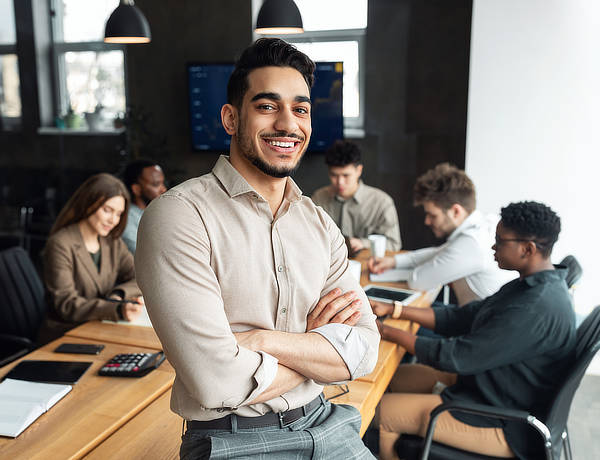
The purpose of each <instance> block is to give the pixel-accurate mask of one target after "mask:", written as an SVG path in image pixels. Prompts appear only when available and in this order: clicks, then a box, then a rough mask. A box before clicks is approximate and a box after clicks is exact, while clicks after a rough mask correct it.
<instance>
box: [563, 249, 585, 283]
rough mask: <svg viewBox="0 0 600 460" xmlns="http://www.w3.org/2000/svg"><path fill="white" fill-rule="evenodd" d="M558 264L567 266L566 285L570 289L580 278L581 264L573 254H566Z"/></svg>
mask: <svg viewBox="0 0 600 460" xmlns="http://www.w3.org/2000/svg"><path fill="white" fill-rule="evenodd" d="M560 265H564V266H565V267H567V278H566V280H565V281H566V282H567V286H568V287H569V289H571V288H572V287H573V286H574V285H575V283H577V281H579V280H580V279H581V275H583V268H581V264H580V263H579V262H578V261H577V259H576V258H575V256H572V255H568V256H566V257H565V258H564V259H563V260H561V261H560Z"/></svg>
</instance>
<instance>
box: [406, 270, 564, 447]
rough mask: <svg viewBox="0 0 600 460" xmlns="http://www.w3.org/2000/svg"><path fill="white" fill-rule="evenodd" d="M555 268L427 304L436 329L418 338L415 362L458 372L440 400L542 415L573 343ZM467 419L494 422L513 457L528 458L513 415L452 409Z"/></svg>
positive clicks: (527, 441)
mask: <svg viewBox="0 0 600 460" xmlns="http://www.w3.org/2000/svg"><path fill="white" fill-rule="evenodd" d="M566 274H567V270H566V269H564V268H562V267H557V268H556V269H555V270H545V271H541V272H537V273H534V274H533V275H530V276H527V277H525V278H523V279H516V280H513V281H511V282H509V283H507V284H505V285H504V286H502V288H500V290H499V291H498V292H497V293H496V294H494V295H492V296H490V297H487V298H485V299H483V300H479V301H475V302H471V303H469V304H467V305H465V306H463V307H443V308H434V313H435V332H436V333H438V334H441V335H442V336H444V337H445V338H442V339H435V338H428V337H418V338H417V342H416V345H415V349H416V355H417V358H418V359H419V362H421V363H423V364H426V365H429V366H432V367H435V368H436V369H440V370H442V371H446V372H454V373H456V374H458V380H457V383H456V384H455V385H453V386H451V387H448V388H446V389H445V390H444V392H443V393H442V398H443V399H444V401H447V402H448V401H468V402H475V403H481V404H491V405H493V406H497V407H506V408H512V409H520V410H526V411H529V412H531V413H533V414H534V415H538V416H541V415H543V413H544V412H545V408H546V407H547V406H548V404H549V401H550V400H551V399H552V397H553V396H554V393H555V390H556V388H557V386H558V385H559V384H560V383H561V382H562V379H563V378H564V376H565V374H566V372H567V371H568V369H569V366H570V364H571V363H572V359H573V357H574V350H575V314H574V312H573V307H572V305H571V299H570V296H569V292H568V290H567V285H566V283H565V277H566ZM452 415H453V416H454V417H455V418H457V419H458V420H461V421H462V422H464V423H467V424H469V425H474V426H500V427H502V428H503V430H504V434H505V436H506V440H507V442H508V443H509V445H510V446H511V448H512V450H513V451H514V452H515V454H516V455H517V456H519V457H520V458H533V457H534V456H535V455H536V451H537V449H538V447H539V446H538V443H537V442H536V441H535V437H531V436H527V437H523V434H522V433H523V432H524V431H525V430H523V425H522V424H520V423H519V422H499V421H497V420H493V419H487V418H482V417H477V416H474V415H468V414H459V413H453V414H452Z"/></svg>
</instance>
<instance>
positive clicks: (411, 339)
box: [371, 300, 481, 355]
mask: <svg viewBox="0 0 600 460" xmlns="http://www.w3.org/2000/svg"><path fill="white" fill-rule="evenodd" d="M480 305H481V301H474V302H471V303H469V304H467V305H465V306H464V307H458V306H456V305H455V306H452V307H443V308H419V307H402V311H401V313H400V317H399V319H404V320H408V321H414V322H415V323H418V324H419V325H421V326H423V327H426V328H428V329H432V330H434V331H435V332H437V333H440V334H442V335H445V336H453V335H460V334H466V333H467V332H468V331H469V330H470V326H471V323H472V322H473V318H474V316H475V313H476V312H477V310H478V308H479V306H480ZM371 306H372V308H373V311H379V312H384V314H391V313H392V311H393V309H394V306H393V304H389V303H384V302H378V301H375V300H371ZM390 306H391V307H390ZM380 316H382V315H380ZM378 326H379V332H380V334H381V338H382V339H384V340H389V341H390V342H394V343H397V344H398V345H400V346H401V347H403V348H404V349H406V351H408V352H409V353H410V354H412V355H414V354H415V346H416V338H417V337H416V336H415V335H414V334H411V333H409V332H405V331H402V330H400V329H396V328H394V327H392V326H389V325H387V324H383V323H382V322H380V321H378Z"/></svg>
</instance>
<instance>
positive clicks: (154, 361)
mask: <svg viewBox="0 0 600 460" xmlns="http://www.w3.org/2000/svg"><path fill="white" fill-rule="evenodd" d="M164 360H165V354H164V353H163V352H162V351H159V352H158V353H126V354H121V355H116V356H115V357H113V358H112V359H111V360H110V361H109V362H107V363H106V364H105V365H104V366H102V367H101V368H100V370H99V371H98V374H100V375H108V376H110V377H142V376H144V375H146V374H147V373H148V372H150V371H151V370H153V369H156V368H157V367H158V366H160V365H161V363H162V362H163V361H164Z"/></svg>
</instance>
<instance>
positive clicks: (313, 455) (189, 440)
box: [179, 402, 375, 460]
mask: <svg viewBox="0 0 600 460" xmlns="http://www.w3.org/2000/svg"><path fill="white" fill-rule="evenodd" d="M360 422H361V417H360V413H359V412H358V411H357V410H356V409H355V408H354V407H352V406H347V405H344V404H331V403H329V402H325V403H324V404H322V405H321V406H319V407H317V408H316V409H315V410H314V411H313V412H311V413H310V414H308V415H307V416H305V417H302V418H300V419H299V420H296V421H295V422H294V423H292V424H290V425H288V426H286V427H284V428H279V427H268V428H252V429H244V430H233V431H235V432H232V431H229V430H227V431H222V430H192V429H188V430H187V431H186V433H185V434H184V435H183V436H182V443H181V449H180V452H179V455H180V458H181V460H198V459H214V460H219V459H240V460H241V459H253V460H275V459H277V460H305V459H306V460H308V459H313V460H321V459H322V460H350V459H370V460H371V459H374V458H375V457H373V455H372V454H371V452H369V450H368V449H367V448H366V447H365V445H364V444H363V442H362V440H361V439H360V436H359V430H360Z"/></svg>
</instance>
